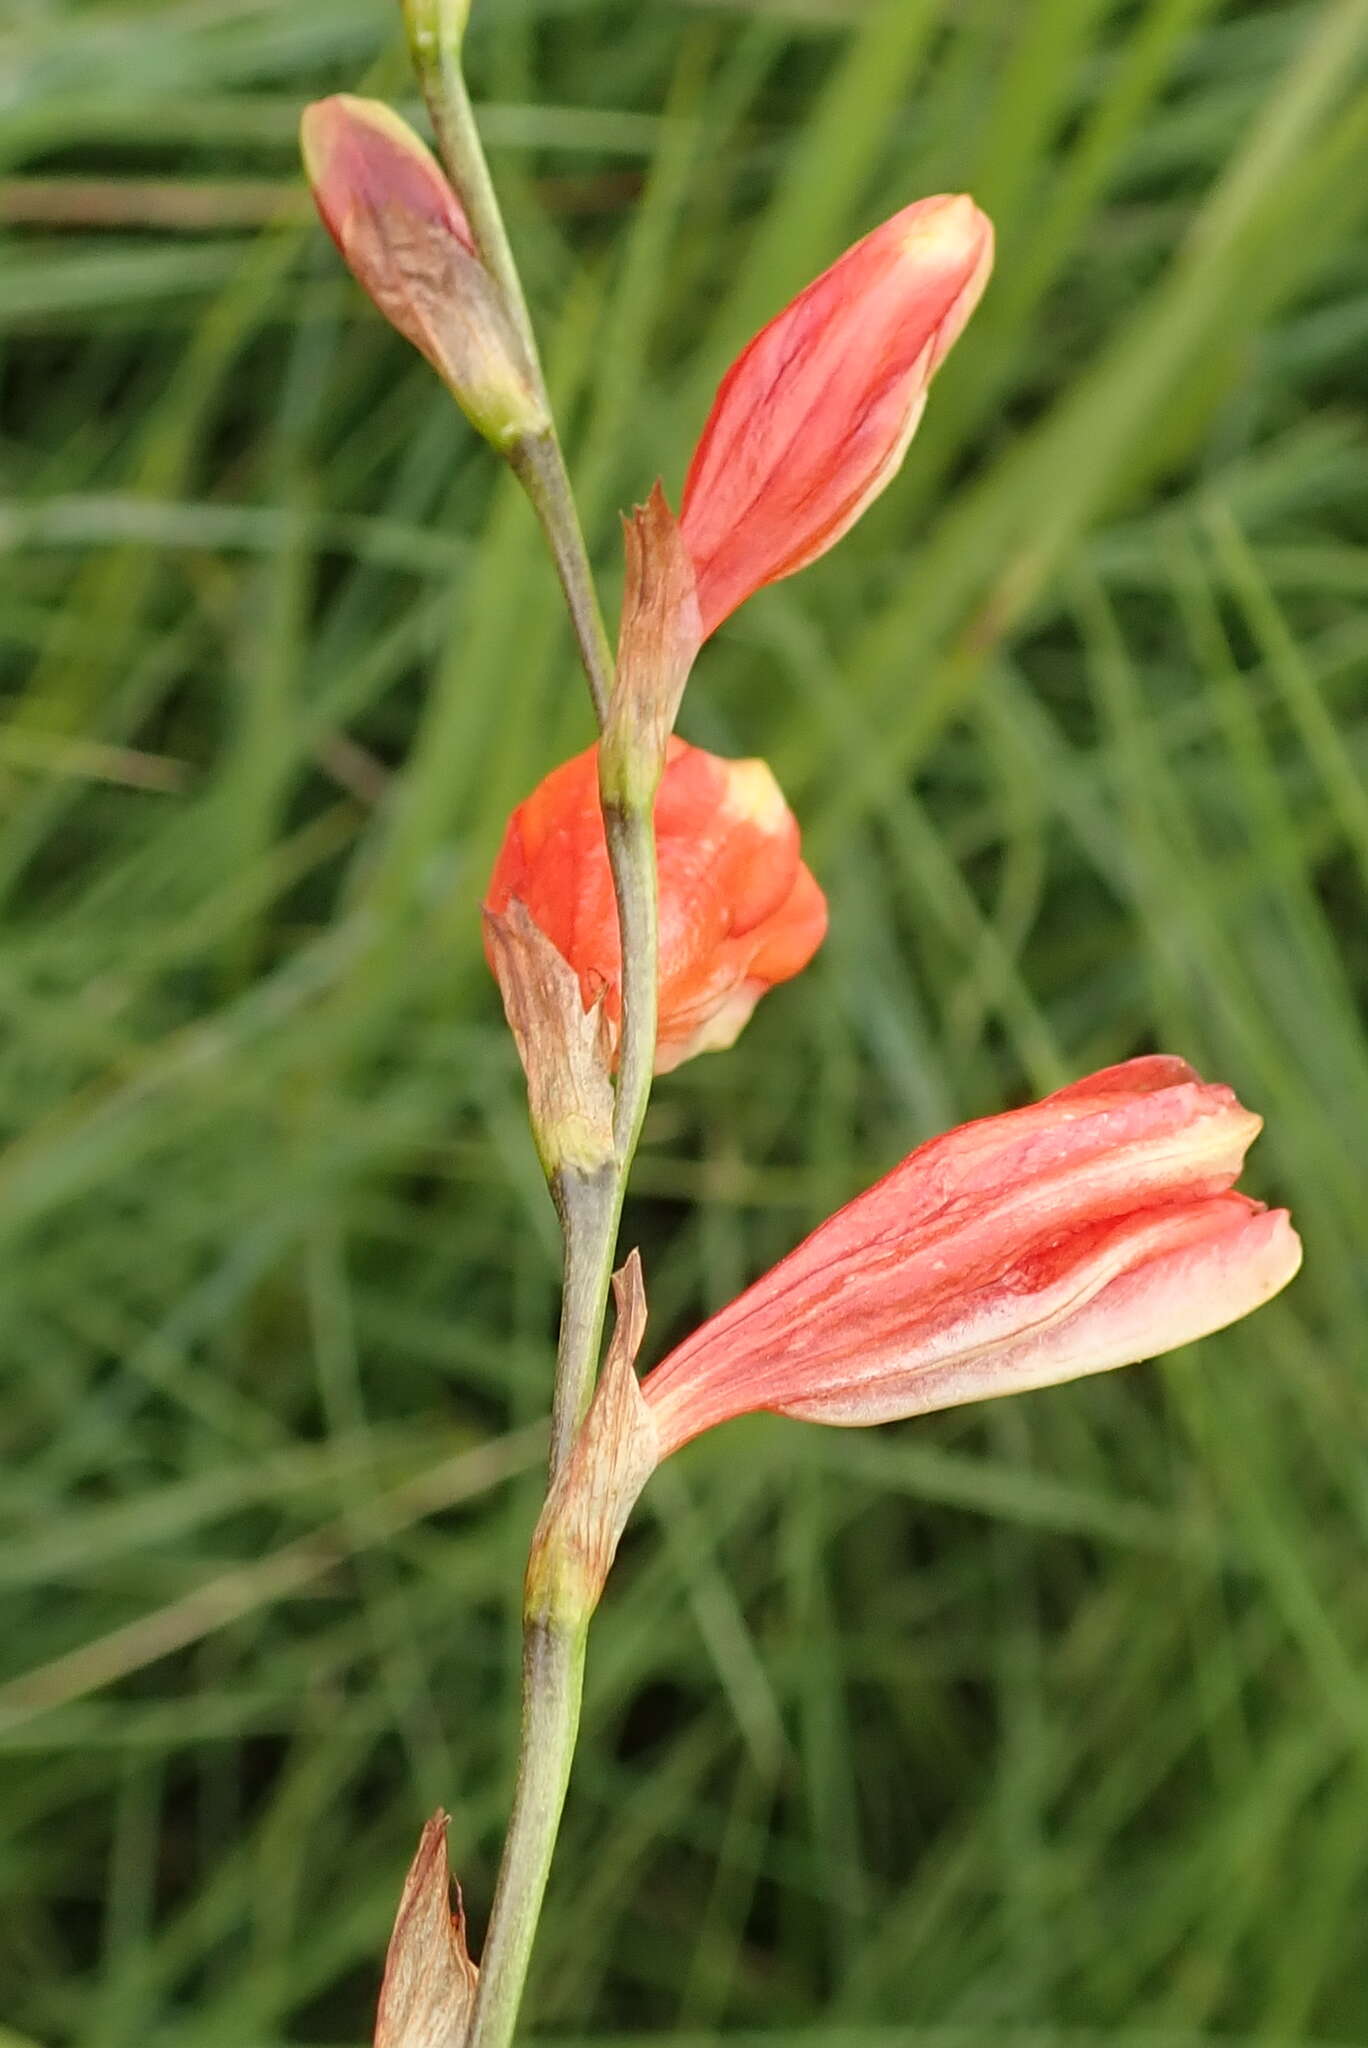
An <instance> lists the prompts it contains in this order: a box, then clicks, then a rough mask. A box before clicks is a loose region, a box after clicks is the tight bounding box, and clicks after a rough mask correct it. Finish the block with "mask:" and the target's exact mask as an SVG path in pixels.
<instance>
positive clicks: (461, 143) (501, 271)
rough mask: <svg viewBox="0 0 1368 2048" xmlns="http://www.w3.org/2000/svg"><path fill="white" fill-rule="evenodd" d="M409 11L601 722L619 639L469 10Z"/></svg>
mask: <svg viewBox="0 0 1368 2048" xmlns="http://www.w3.org/2000/svg"><path fill="white" fill-rule="evenodd" d="M408 13H409V45H410V48H411V49H412V51H413V59H414V63H415V65H416V67H417V71H418V76H419V80H420V82H421V84H422V88H423V95H424V97H425V99H426V100H427V104H428V112H429V114H430V115H431V117H432V127H433V132H434V134H435V135H436V138H437V147H438V149H439V151H440V152H441V156H442V161H443V162H444V164H445V165H446V168H447V172H448V174H449V176H450V178H451V181H452V183H453V185H454V186H455V188H456V191H457V194H458V195H459V197H460V201H461V204H462V206H463V207H464V209H465V216H466V219H467V220H468V221H469V223H470V232H471V234H472V235H473V236H474V239H475V247H476V248H477V250H478V251H479V254H480V259H481V261H482V262H483V264H484V266H485V269H486V270H487V271H488V272H489V274H490V276H491V277H492V278H493V279H494V281H495V283H496V284H497V286H498V288H499V292H500V295H501V297H502V299H503V301H504V306H505V309H506V311H507V313H508V315H509V317H510V319H511V320H512V323H513V328H514V332H515V333H516V335H517V338H518V341H519V343H520V344H521V347H522V352H523V356H524V359H525V363H524V366H525V368H526V370H527V373H528V376H529V377H530V378H531V381H532V388H533V390H534V391H535V392H536V394H537V396H538V397H539V398H540V399H541V401H542V405H543V408H544V410H545V413H546V419H547V426H546V428H545V430H544V431H543V432H542V433H540V434H534V435H529V436H528V437H527V439H526V440H524V441H522V442H520V443H519V444H518V445H517V447H516V448H514V449H513V450H511V451H510V458H509V459H510V461H511V463H512V466H513V469H514V472H515V474H516V475H517V477H518V479H519V481H520V482H521V484H522V486H523V488H524V490H525V491H526V492H527V495H528V497H529V498H530V499H531V500H532V506H533V509H534V511H535V512H536V514H537V518H538V519H539V520H540V522H541V526H542V531H543V532H544V533H545V535H546V539H547V542H548V545H549V546H550V549H551V554H552V558H553V560H554V561H555V564H556V573H557V575H558V576H559V577H560V583H561V589H562V590H563V591H564V592H565V601H566V604H567V606H568V608H569V612H570V622H571V624H572V625H573V627H574V629H575V639H576V642H577V644H578V647H579V654H580V660H581V662H582V663H583V665H584V673H585V675H586V676H587V677H588V680H589V694H590V695H591V697H592V698H593V700H594V713H595V716H596V717H597V719H598V722H599V724H600V726H601V725H602V724H603V722H604V720H605V718H606V717H607V716H608V698H609V694H610V692H611V690H612V687H613V652H612V644H611V642H610V641H609V639H608V633H607V628H606V627H605V626H604V623H603V613H602V610H601V609H600V606H599V601H598V592H597V590H596V588H595V586H594V577H593V571H592V570H591V568H590V566H589V554H588V550H587V549H586V547H585V545H584V534H583V531H582V529H581V527H580V521H579V513H578V511H577V509H576V506H575V499H574V493H573V491H572V490H571V487H570V478H569V475H568V473H567V471H566V467H565V456H564V454H563V452H562V449H561V445H560V440H559V438H558V436H557V434H556V429H555V425H554V423H553V422H552V419H551V402H550V399H549V398H548V397H547V392H546V378H545V374H544V372H543V370H542V364H541V355H540V353H539V351H538V348H537V337H536V334H535V332H534V330H533V326H532V316H531V314H530V313H529V311H528V307H527V297H526V294H525V293H524V291H523V288H522V279H521V278H520V277H519V275H518V266H517V263H516V262H515V261H514V257H513V248H512V244H511V243H510V242H509V239H508V230H507V228H506V227H505V226H504V218H503V213H502V211H501V209H500V206H499V200H498V195H497V193H496V192H495V190H494V181H493V179H492V178H491V177H490V175H489V164H488V162H487V160H486V158H485V153H484V145H483V143H482V142H481V141H480V131H479V129H478V127H477V126H476V123H475V110H474V108H473V107H472V105H471V103H470V93H469V91H468V90H467V87H466V82H465V73H464V71H463V70H462V68H461V31H462V29H463V28H464V26H465V16H464V9H463V8H461V9H456V10H454V17H455V18H454V19H452V20H448V19H447V17H448V15H450V14H453V10H450V9H448V8H447V7H444V6H443V4H442V0H425V4H423V5H421V6H420V5H417V4H411V5H410V7H409V10H408Z"/></svg>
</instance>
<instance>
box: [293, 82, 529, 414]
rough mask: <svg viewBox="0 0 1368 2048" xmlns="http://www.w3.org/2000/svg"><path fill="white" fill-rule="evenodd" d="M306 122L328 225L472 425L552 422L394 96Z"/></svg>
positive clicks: (310, 166)
mask: <svg viewBox="0 0 1368 2048" xmlns="http://www.w3.org/2000/svg"><path fill="white" fill-rule="evenodd" d="M299 132H300V147H301V150H302V153H303V157H304V168H305V171H306V172H307V174H308V179H309V184H310V186H311V188H312V191H313V196H314V201H315V203H316V205H317V207H318V211H319V214H320V215H321V217H322V220H323V225H324V227H326V229H327V230H328V233H329V234H330V235H331V236H332V238H333V240H334V242H335V243H336V244H337V247H338V249H339V250H340V251H341V253H342V256H343V258H344V260H345V261H346V263H347V265H348V267H349V269H350V270H351V272H352V274H353V276H354V277H355V278H356V281H357V283H358V284H359V285H360V286H361V288H362V290H363V291H364V292H366V293H367V294H368V296H369V297H370V298H371V299H372V300H373V301H374V302H375V304H376V305H377V306H378V307H379V309H380V311H381V312H382V313H383V314H384V315H385V318H386V319H387V320H388V321H390V323H391V324H392V325H393V326H395V327H397V328H398V330H399V332H400V333H401V334H402V335H404V336H405V338H406V339H407V340H409V341H411V342H412V343H413V345H414V347H415V348H417V349H420V350H421V351H422V353H423V354H424V355H425V356H426V357H427V359H428V361H429V362H430V363H431V364H432V367H433V369H434V370H436V372H437V374H438V376H439V377H440V378H441V379H442V381H443V383H444V384H446V386H447V388H448V389H449V390H450V392H451V394H452V396H453V397H454V398H455V400H456V402H457V404H458V405H460V407H461V408H462V410H463V411H464V412H465V414H466V416H467V417H468V418H469V420H470V423H471V425H472V426H473V427H475V428H476V429H477V430H478V432H480V433H481V434H483V435H484V436H485V439H486V440H488V441H491V442H492V443H493V444H494V446H495V447H496V448H498V449H500V450H502V451H507V450H509V449H511V448H513V447H514V446H516V445H517V443H519V442H520V441H522V440H523V439H525V438H526V437H527V436H528V435H531V434H537V433H541V432H544V431H545V429H546V425H547V420H546V413H545V408H544V407H543V405H542V403H541V401H540V400H539V399H538V397H537V396H536V394H535V392H534V389H533V386H532V381H531V379H530V377H529V375H528V373H527V370H526V368H525V366H524V359H523V353H522V349H521V346H520V344H519V342H518V340H517V338H516V336H515V334H514V331H513V328H512V326H511V325H510V323H509V320H508V316H507V314H506V313H505V311H504V307H503V302H502V300H501V298H500V296H499V291H498V288H497V286H496V285H495V283H494V281H493V279H492V278H491V277H490V275H489V272H488V271H487V270H486V269H485V266H484V264H483V263H482V262H481V261H480V258H479V256H478V254H477V252H476V248H475V242H474V238H473V237H472V235H471V232H470V226H469V223H468V222H467V220H466V217H465V214H464V212H463V211H462V209H461V204H460V201H459V200H458V199H457V197H456V194H455V193H454V192H453V191H452V189H451V187H450V185H449V184H448V183H447V180H446V178H445V177H444V176H443V174H442V170H441V167H440V166H439V164H438V163H437V160H436V158H435V157H434V156H433V154H432V152H431V150H429V149H428V148H426V146H425V145H424V144H423V143H422V142H420V141H419V139H418V137H417V136H416V135H415V134H414V132H413V130H412V129H411V128H410V127H409V126H408V123H407V122H406V121H403V120H401V119H400V117H399V115H398V114H396V113H395V112H394V111H393V109H392V108H390V107H387V106H384V105H383V104H382V103H381V102H380V101H379V100H367V99H357V98H355V97H354V96H353V95H352V94H350V93H336V94H334V95H333V97H332V98H331V99H326V100H317V101H315V102H314V104H313V105H312V106H310V107H306V108H305V110H304V115H303V118H302V120H301V122H300V131H299Z"/></svg>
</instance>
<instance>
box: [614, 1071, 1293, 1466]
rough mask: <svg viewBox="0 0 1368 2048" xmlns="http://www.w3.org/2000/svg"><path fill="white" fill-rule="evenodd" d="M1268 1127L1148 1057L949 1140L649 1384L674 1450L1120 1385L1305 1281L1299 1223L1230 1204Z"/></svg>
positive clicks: (764, 1282) (662, 1432) (668, 1446)
mask: <svg viewBox="0 0 1368 2048" xmlns="http://www.w3.org/2000/svg"><path fill="white" fill-rule="evenodd" d="M1259 1129H1260V1119H1259V1118H1258V1117H1256V1116H1254V1115H1253V1114H1252V1113H1251V1112H1250V1111H1249V1110H1246V1109H1243V1108H1242V1107H1241V1106H1240V1104H1239V1103H1238V1102H1237V1101H1236V1099H1235V1096H1234V1095H1233V1094H1232V1093H1231V1091H1230V1089H1229V1088H1224V1087H1219V1086H1212V1085H1209V1084H1208V1083H1206V1082H1204V1081H1202V1080H1201V1079H1199V1077H1198V1076H1197V1075H1196V1074H1195V1073H1194V1072H1193V1070H1192V1068H1191V1067H1189V1066H1188V1065H1187V1064H1186V1063H1185V1062H1184V1061H1183V1060H1178V1059H1168V1058H1151V1059H1138V1060H1131V1061H1129V1062H1128V1063H1126V1064H1125V1065H1123V1066H1118V1067H1109V1068H1106V1069H1105V1070H1104V1071H1103V1072H1102V1073H1099V1074H1094V1075H1092V1076H1091V1077H1090V1078H1089V1079H1088V1080H1086V1081H1079V1082H1076V1083H1075V1084H1074V1085H1073V1086H1072V1087H1069V1088H1064V1089H1061V1090H1060V1092H1059V1093H1058V1094H1056V1095H1051V1096H1048V1097H1047V1098H1046V1100H1045V1101H1043V1102H1039V1103H1036V1104H1035V1105H1033V1106H1032V1107H1031V1108H1028V1109H1019V1110H1012V1111H1009V1112H1008V1113H1007V1114H1006V1115H1003V1116H992V1117H986V1118H984V1119H982V1120H981V1121H979V1122H977V1123H971V1124H964V1125H962V1126H961V1127H960V1128H959V1129H958V1130H954V1131H950V1132H948V1133H947V1134H946V1136H944V1137H941V1138H933V1139H932V1140H931V1142H930V1143H929V1144H926V1145H923V1146H921V1147H920V1148H919V1149H918V1150H917V1151H915V1152H914V1153H912V1155H911V1156H910V1158H908V1159H905V1160H904V1161H903V1163H902V1165H901V1166H897V1167H895V1168H894V1169H893V1171H892V1173H890V1174H888V1175H887V1176H886V1177H885V1179H883V1180H881V1181H880V1182H879V1183H878V1185H877V1186H875V1187H873V1188H871V1189H869V1191H868V1192H867V1193H866V1194H863V1195H859V1196H857V1197H856V1199H855V1200H854V1201H853V1202H851V1203H850V1204H849V1205H848V1206H847V1207H846V1208H844V1209H842V1210H840V1211H839V1212H838V1213H837V1214H836V1215H835V1216H833V1217H831V1218H830V1219H829V1220H828V1221H827V1222H826V1223H824V1224H822V1225H821V1226H820V1227H819V1228H818V1229H817V1230H815V1231H814V1232H813V1233H812V1235H811V1237H809V1238H808V1239H807V1240H806V1241H805V1242H804V1243H803V1244H801V1245H799V1247H798V1248H797V1250H796V1251H794V1252H792V1253H790V1255H789V1256H788V1258H786V1259H784V1260H782V1261H781V1262H780V1264H779V1265H777V1266H775V1267H774V1268H773V1269H772V1270H771V1271H770V1272H768V1273H766V1274H765V1275H764V1277H763V1278H762V1279H760V1280H757V1281H756V1283H755V1285H754V1286H753V1287H751V1288H749V1289H748V1290H747V1292H746V1293H745V1294H742V1295H741V1296H739V1297H738V1299H737V1300H736V1301H734V1302H732V1303H731V1305H730V1307H728V1308H725V1309H723V1310H722V1311H721V1313H720V1314H718V1315H715V1316H714V1317H713V1318H712V1319H711V1321H710V1322H707V1323H705V1324H704V1325H703V1326H702V1328H701V1329H700V1330H698V1331H696V1332H695V1334H694V1335H693V1336H692V1337H690V1338H688V1339H687V1340H686V1341H685V1342H684V1343H683V1344H681V1345H680V1346H679V1348H678V1349H677V1350H676V1351H674V1352H672V1353H671V1354H670V1356H669V1357H668V1358H666V1359H665V1360H664V1361H663V1362H662V1363H661V1364H660V1365H658V1366H657V1367H656V1368H655V1370H654V1371H653V1372H651V1373H650V1374H648V1376H647V1377H646V1379H645V1380H644V1382H643V1383H642V1388H641V1392H642V1395H643V1397H644V1402H645V1407H646V1410H647V1412H648V1414H649V1416H650V1418H651V1420H652V1422H653V1423H654V1425H655V1431H656V1438H657V1444H658V1449H659V1455H660V1456H661V1457H667V1456H668V1455H669V1453H670V1452H671V1451H674V1450H677V1449H678V1448H679V1446H680V1445H681V1444H684V1443H687V1442H688V1441H689V1439H690V1438H691V1437H695V1436H697V1435H698V1434H699V1432H700V1431H701V1430H704V1429H709V1428H711V1427H712V1426H713V1424H714V1423H718V1422H725V1421H727V1420H728V1419H729V1418H730V1417H732V1416H735V1415H742V1414H745V1413H747V1412H749V1411H750V1410H752V1409H758V1408H765V1409H771V1410H774V1411H776V1412H777V1413H779V1414H781V1415H794V1416H799V1417H802V1418H803V1419H804V1420H807V1421H812V1422H830V1423H843V1424H859V1423H872V1422H887V1421H892V1420H894V1419H896V1418H898V1417H901V1416H907V1415H915V1414H919V1413H921V1412H923V1411H925V1410H929V1409H936V1408H951V1407H955V1406H957V1405H958V1404H959V1403H961V1402H964V1401H974V1400H980V1399H983V1398H984V1397H986V1396H989V1395H995V1394H1009V1393H1015V1392H1018V1391H1021V1390H1023V1389H1026V1388H1029V1387H1040V1386H1048V1385H1051V1384H1053V1383H1054V1382H1056V1381H1060V1380H1068V1379H1075V1378H1078V1377H1079V1376H1080V1375H1082V1374H1084V1373H1094V1372H1105V1371H1107V1370H1108V1369H1109V1368H1110V1367H1112V1366H1118V1365H1129V1364H1132V1363H1134V1362H1135V1361H1136V1360H1138V1359H1141V1358H1148V1357H1152V1356H1154V1355H1155V1354H1156V1353H1158V1352H1161V1351H1168V1350H1171V1349H1173V1347H1174V1346H1175V1345H1178V1344H1186V1343H1189V1342H1190V1341H1192V1340H1193V1339H1195V1338H1197V1337H1203V1336H1206V1335H1207V1334H1208V1333H1209V1332H1211V1331H1212V1330H1218V1329H1221V1328H1223V1327H1224V1325H1225V1324H1227V1323H1231V1322H1235V1321H1236V1320H1237V1319H1238V1318H1239V1317H1240V1316H1243V1315H1248V1314H1249V1312H1250V1311H1251V1310H1252V1309H1255V1308H1258V1307H1259V1306H1260V1305H1261V1304H1262V1303H1263V1302H1265V1301H1267V1300H1268V1299H1269V1298H1270V1297H1271V1296H1272V1295H1274V1294H1276V1293H1277V1292H1278V1290H1279V1289H1280V1288H1281V1287H1284V1286H1286V1284H1287V1282H1288V1281H1289V1280H1290V1279H1291V1278H1292V1276H1293V1274H1294V1273H1295V1272H1296V1271H1297V1268H1298V1266H1299V1265H1300V1263H1301V1245H1300V1242H1299V1240H1298V1238H1297V1235H1296V1233H1295V1231H1294V1230H1293V1229H1292V1226H1291V1223H1290V1221H1289V1218H1288V1215H1287V1212H1286V1210H1283V1209H1275V1210H1269V1209H1265V1208H1263V1207H1262V1206H1261V1205H1260V1204H1259V1203H1257V1202H1252V1201H1249V1200H1248V1199H1247V1198H1246V1197H1245V1196H1243V1195H1237V1194H1232V1193H1230V1192H1229V1189H1230V1188H1231V1186H1232V1183H1233V1182H1234V1180H1235V1179H1236V1176H1237V1175H1238V1173H1239V1171H1240V1168H1241V1165H1242V1163H1243V1160H1244V1154H1245V1152H1246V1150H1247V1148H1248V1147H1249V1145H1250V1143H1251V1142H1252V1141H1253V1139H1254V1137H1255V1136H1256V1135H1257V1133H1258V1131H1259Z"/></svg>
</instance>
